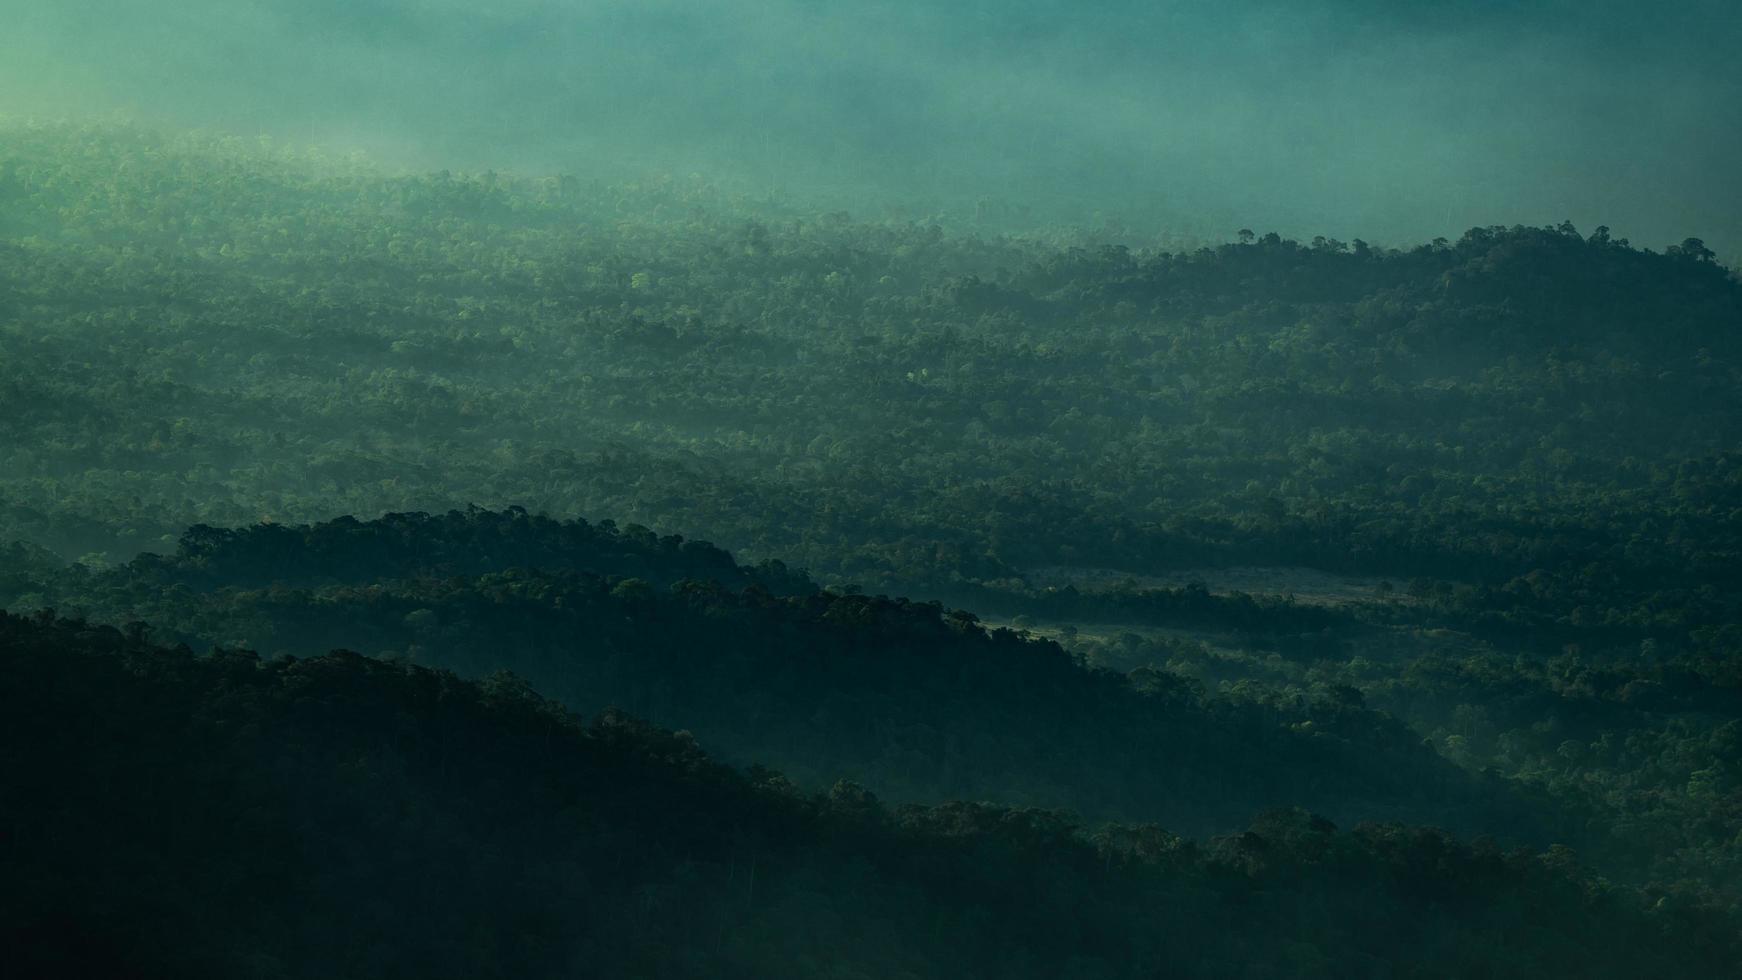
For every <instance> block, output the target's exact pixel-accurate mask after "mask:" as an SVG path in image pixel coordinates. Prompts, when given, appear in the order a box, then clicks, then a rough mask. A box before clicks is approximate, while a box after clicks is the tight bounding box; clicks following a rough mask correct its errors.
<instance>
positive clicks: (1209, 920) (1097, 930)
mask: <svg viewBox="0 0 1742 980" xmlns="http://www.w3.org/2000/svg"><path fill="white" fill-rule="evenodd" d="M141 634H142V630H141V629H137V628H136V629H133V630H131V631H119V630H115V629H110V628H103V627H95V626H90V625H87V624H85V623H82V622H69V621H64V620H62V621H55V620H54V619H53V618H52V617H49V616H38V617H34V618H31V619H25V618H20V617H16V616H10V615H5V614H0V669H3V670H4V671H5V676H6V679H7V682H6V683H5V684H4V685H0V782H3V784H4V785H5V786H6V788H7V792H6V795H5V799H4V804H3V815H4V818H3V820H0V834H3V835H4V836H3V837H0V841H3V848H0V860H3V861H4V864H5V868H4V871H5V873H4V874H0V931H3V933H4V935H3V936H0V950H3V952H0V969H3V971H4V972H5V973H6V975H8V976H18V977H30V976H108V977H128V976H140V977H150V976H175V977H206V976H210V977H323V978H325V977H341V976H371V977H387V976H406V977H469V978H470V977H492V976H502V977H507V976H513V977H541V976H574V975H582V976H658V977H821V976H828V977H849V976H851V977H860V976H877V977H1049V978H1050V977H1079V978H1088V977H1138V976H1144V977H1153V976H1185V977H1219V978H1242V977H1254V978H1255V977H1284V976H1286V977H1405V976H1407V977H1422V978H1428V977H1469V976H1483V977H1497V978H1498V977H1521V978H1522V977H1531V978H1541V977H1616V978H1622V977H1625V978H1629V980H1631V978H1637V977H1646V976H1651V977H1717V976H1724V975H1732V971H1733V968H1734V963H1735V962H1736V957H1737V955H1738V954H1742V949H1738V948H1737V945H1736V941H1735V933H1734V931H1733V927H1731V926H1730V925H1729V924H1728V923H1726V922H1724V921H1723V920H1721V919H1717V918H1714V917H1713V916H1711V915H1710V914H1709V913H1707V912H1704V911H1702V910H1701V909H1700V908H1698V907H1695V906H1692V905H1689V904H1688V903H1686V902H1684V901H1682V900H1680V899H1678V898H1676V897H1674V896H1662V895H1640V894H1636V893H1633V892H1629V891H1624V890H1618V889H1613V888H1610V887H1607V886H1605V885H1604V884H1602V883H1601V882H1599V881H1596V880H1593V879H1591V878H1589V877H1588V876H1586V875H1584V874H1583V873H1581V872H1580V871H1579V870H1578V868H1577V867H1576V865H1574V864H1573V863H1572V862H1571V861H1569V860H1568V859H1567V858H1566V856H1565V855H1564V854H1562V853H1559V852H1555V853H1550V854H1548V855H1546V856H1541V857H1535V856H1531V855H1529V854H1527V853H1525V852H1513V853H1502V852H1501V851H1499V850H1497V849H1495V848H1493V847H1491V846H1486V845H1482V844H1480V843H1478V844H1476V845H1464V844H1460V843H1458V842H1456V841H1454V840H1451V839H1448V838H1447V837H1445V836H1443V835H1441V834H1438V833H1435V832H1430V831H1420V830H1410V829H1407V828H1404V827H1399V826H1380V825H1370V826H1363V827H1359V828H1356V829H1355V830H1354V831H1353V832H1338V831H1336V830H1335V829H1334V828H1332V827H1331V826H1330V825H1329V824H1328V823H1326V822H1324V821H1322V820H1319V819H1316V818H1312V817H1310V816H1308V815H1307V814H1305V813H1303V812H1300V811H1278V812H1275V813H1272V814H1268V815H1266V816H1264V817H1263V818H1261V819H1260V820H1259V821H1258V822H1257V823H1256V824H1254V825H1253V826H1252V828H1251V829H1250V830H1249V831H1247V832H1245V833H1242V834H1237V835H1233V836H1230V837H1225V838H1220V839H1218V840H1216V841H1214V842H1213V843H1211V844H1209V845H1208V846H1204V847H1198V846H1194V845H1192V844H1189V843H1187V842H1184V841H1182V840H1180V839H1179V838H1176V837H1173V836H1171V835H1169V834H1167V833H1166V832H1164V831H1162V830H1160V829H1157V828H1155V827H1153V826H1127V827H1108V828H1103V829H1100V830H1096V831H1090V830H1088V829H1086V828H1083V827H1080V826H1078V825H1076V824H1074V823H1073V822H1072V821H1071V820H1069V819H1068V818H1065V817H1062V816H1060V815H1058V814H1055V813H1049V812H1044V811H1035V810H1021V809H1008V808H1001V807H995V806H989V805H977V804H964V803H954V804H947V805H943V806H938V807H896V808H889V807H886V806H883V805H882V804H880V803H878V802H877V801H876V800H875V799H874V798H873V797H871V796H870V795H869V794H867V793H865V792H864V791H863V790H860V789H858V788H857V787H855V786H853V785H850V784H844V783H843V784H840V785H838V786H836V788H835V789H834V790H833V791H832V792H830V793H828V794H821V795H815V796H806V795H802V794H799V793H797V792H795V791H794V790H793V789H792V788H791V786H790V784H788V783H786V782H785V781H784V780H782V779H781V778H780V777H778V776H776V775H774V774H773V773H771V772H768V771H766V770H752V771H751V773H750V774H748V775H745V774H740V773H738V772H736V771H733V770H730V769H727V768H724V767H722V766H720V765H718V764H716V763H714V762H711V761H709V760H708V758H707V757H706V756H705V755H704V754H703V752H702V751H701V749H699V748H698V747H697V745H696V743H695V741H694V740H693V739H692V738H690V737H689V736H687V735H685V734H683V733H678V734H671V733H669V732H665V731H661V730H658V729H655V728H652V727H649V726H647V725H644V724H641V723H638V722H635V721H633V720H630V719H628V718H626V717H624V716H621V715H618V714H607V715H604V716H602V717H600V718H599V719H598V720H596V721H594V722H592V723H591V724H583V723H582V722H581V721H580V720H578V719H577V718H575V717H574V716H572V715H570V714H568V713H567V712H565V711H564V710H562V709H561V708H559V707H558V706H556V705H555V704H553V703H552V702H549V701H546V700H543V699H541V698H539V697H538V696H536V695H534V694H533V693H532V692H531V691H530V690H528V689H527V688H526V686H525V685H524V684H522V683H519V682H517V681H516V680H514V679H513V678H511V677H498V678H496V679H493V680H491V681H489V682H486V683H483V684H477V683H470V682H466V681H462V680H459V679H458V678H456V677H454V676H453V675H452V674H448V673H445V672H439V671H430V670H426V669H423V668H419V667H415V666H410V665H405V664H392V663H386V662H382V661H378V660H372V659H368V658H364V657H360V656H357V655H355V654H348V653H334V654H331V655H327V656H322V657H317V658H312V659H305V660H295V659H278V660H270V661H268V660H262V659H260V658H258V657H256V656H254V655H252V654H248V653H242V652H221V653H218V654H215V655H213V656H210V657H195V656H193V655H192V654H190V653H189V652H188V651H186V650H175V649H165V648H161V647H157V646H153V645H152V644H150V643H148V642H145V641H144V640H143V638H142V635H141Z"/></svg>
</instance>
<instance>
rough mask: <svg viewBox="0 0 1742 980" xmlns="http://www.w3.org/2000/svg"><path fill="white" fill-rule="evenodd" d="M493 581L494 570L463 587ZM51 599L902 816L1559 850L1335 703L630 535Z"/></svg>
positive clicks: (79, 584)
mask: <svg viewBox="0 0 1742 980" xmlns="http://www.w3.org/2000/svg"><path fill="white" fill-rule="evenodd" d="M503 556H514V557H515V558H517V559H518V561H515V562H514V567H511V568H504V569H502V570H493V571H484V569H487V568H489V567H490V566H492V565H494V564H496V562H497V561H502V559H503ZM697 556H706V558H705V560H702V561H698V560H696V558H697ZM468 566H470V567H468ZM775 567H777V566H775ZM466 573H469V574H466ZM793 580H794V576H793V575H792V574H791V573H787V574H786V577H785V580H784V581H783V582H780V583H779V584H782V585H789V584H791V583H792V582H793ZM740 583H747V584H745V585H744V587H743V588H742V589H741V590H740V589H739V588H738V586H739V584H740ZM68 584H69V585H70V586H71V587H70V588H68V589H66V590H65V592H66V594H62V595H55V596H52V597H51V598H49V599H48V600H45V601H52V602H56V603H57V604H58V605H59V606H60V608H67V607H68V606H69V605H74V606H77V607H80V608H81V609H82V610H84V611H85V612H86V613H88V614H90V613H94V614H96V615H98V616H100V617H101V618H103V619H106V620H109V621H115V622H124V621H126V617H129V616H132V617H139V618H140V619H141V620H143V621H145V622H149V623H150V625H151V627H152V628H153V629H154V630H155V635H156V636H158V637H159V638H160V639H163V640H167V641H173V642H183V643H187V644H190V645H192V646H194V647H195V648H198V649H209V648H210V647H212V646H213V645H214V644H216V645H223V646H246V647H249V648H252V649H258V650H261V651H263V652H266V653H268V654H279V655H295V656H311V655H318V654H321V653H325V652H326V651H328V650H331V649H335V648H341V647H350V648H354V649H359V650H362V651H364V652H367V653H371V654H377V655H380V656H383V657H385V658H388V659H396V660H404V661H407V662H412V663H419V664H426V665H431V666H437V667H442V668H447V669H451V670H455V671H458V672H459V673H461V674H462V675H464V676H470V677H475V678H483V677H488V676H491V675H492V674H493V673H494V672H495V671H498V670H501V669H509V670H512V671H514V672H515V673H516V674H518V675H519V676H521V677H524V678H525V679H526V680H527V681H528V682H530V683H531V684H532V685H533V687H534V688H535V689H537V690H538V691H540V692H542V693H544V694H546V695H547V696H550V697H554V698H557V699H559V700H561V701H562V702H564V703H565V704H566V705H568V706H569V707H570V708H571V709H572V710H575V711H578V712H581V713H583V714H591V713H594V712H597V711H599V710H602V709H604V708H607V707H619V708H624V709H628V710H630V711H632V712H633V713H635V714H637V715H639V716H642V717H646V718H649V719H650V720H653V721H655V722H658V723H661V724H666V725H670V726H681V727H683V728H686V729H689V730H691V731H694V732H695V733H696V735H697V736H698V737H699V738H701V739H702V740H703V741H704V742H705V743H706V744H708V745H709V746H712V747H715V748H716V749H718V750H719V751H721V752H724V753H725V754H726V755H727V756H728V758H729V759H730V760H731V761H734V762H737V763H739V764H744V765H747V764H753V763H764V764H769V765H772V766H774V767H776V768H778V769H780V770H782V771H783V772H785V773H787V774H788V775H789V776H790V777H792V778H794V779H795V780H797V781H798V782H799V783H800V784H801V785H805V786H809V787H813V788H816V787H826V786H827V785H829V784H830V783H832V782H833V781H835V780H836V779H838V778H850V779H853V780H856V781H859V782H861V783H863V784H865V785H866V786H867V787H869V788H871V789H873V790H874V791H876V792H877V793H878V794H879V795H883V796H887V797H890V798H894V799H900V800H909V801H927V802H939V801H944V800H952V799H971V800H981V799H992V800H999V801H1002V802H1007V803H1013V804H1020V805H1029V806H1045V807H1053V808H1071V809H1075V810H1077V811H1078V812H1080V813H1083V814H1085V815H1086V816H1088V817H1091V818H1095V819H1108V818H1123V819H1128V820H1149V821H1156V822H1160V823H1162V824H1164V825H1166V826H1167V827H1169V828H1170V829H1172V830H1174V831H1177V832H1185V833H1191V834H1194V835H1204V834H1209V833H1214V832H1218V831H1221V830H1225V829H1226V828H1228V827H1231V826H1235V825H1237V824H1239V823H1242V822H1244V821H1245V820H1247V819H1249V818H1250V817H1251V816H1252V815H1253V814H1255V813H1257V812H1259V811H1260V810H1263V809H1265V808H1266V807H1270V806H1280V805H1302V806H1307V807H1309V808H1311V809H1313V810H1315V811H1316V812H1319V813H1323V814H1325V815H1327V816H1330V817H1332V818H1334V819H1336V820H1339V821H1342V822H1348V823H1353V822H1355V821H1358V820H1374V819H1406V820H1408V821H1410V822H1415V823H1432V824H1436V825H1439V826H1442V827H1448V828H1453V829H1456V830H1459V831H1463V832H1466V833H1470V834H1476V833H1488V834H1493V835H1495V836H1498V837H1500V838H1502V839H1508V840H1514V841H1518V842H1526V843H1531V844H1535V845H1538V846H1546V845H1547V844H1548V843H1549V842H1550V841H1551V840H1560V839H1564V834H1565V830H1566V829H1567V828H1568V827H1570V826H1572V824H1571V822H1570V821H1563V822H1562V823H1563V824H1565V826H1559V827H1557V826H1553V824H1554V821H1555V817H1554V815H1553V814H1552V813H1548V812H1545V811H1543V810H1541V809H1537V808H1533V807H1531V806H1530V805H1529V804H1527V803H1526V802H1525V801H1524V800H1522V799H1516V798H1513V793H1512V791H1511V789H1510V788H1509V787H1507V786H1505V785H1503V784H1502V783H1500V782H1499V781H1497V780H1484V779H1482V778H1481V777H1477V776H1473V775H1471V774H1468V773H1466V772H1464V771H1462V770H1460V769H1458V768H1457V767H1456V766H1454V765H1452V764H1451V763H1450V762H1448V761H1446V760H1445V759H1442V758H1441V757H1440V756H1439V755H1437V754H1436V753H1435V752H1433V750H1432V749H1430V748H1425V747H1423V746H1422V745H1421V744H1420V740H1419V738H1418V737H1412V736H1411V735H1410V732H1409V729H1408V728H1407V727H1405V726H1404V725H1402V724H1399V723H1398V722H1397V721H1395V720H1394V719H1391V718H1388V717H1385V716H1383V715H1379V714H1376V713H1374V712H1372V711H1368V710H1365V709H1364V708H1363V707H1362V705H1361V695H1360V693H1359V692H1358V691H1356V690H1354V689H1352V688H1347V687H1327V688H1320V689H1316V690H1314V691H1312V692H1311V694H1310V696H1307V697H1279V696H1277V695H1275V694H1273V693H1264V692H1244V693H1241V694H1238V695H1231V696H1212V695H1211V694H1207V693H1206V692H1205V691H1204V690H1203V689H1202V687H1201V686H1199V685H1195V684H1194V683H1192V682H1190V681H1188V680H1186V679H1185V678H1182V677H1179V676H1176V675H1172V674H1164V673H1158V672H1156V671H1153V670H1147V671H1142V672H1139V673H1137V674H1135V675H1132V676H1129V677H1127V676H1124V675H1122V674H1119V673H1114V672H1111V671H1101V670H1091V669H1088V668H1086V667H1085V666H1084V665H1082V664H1080V663H1079V662H1077V661H1076V660H1074V659H1073V658H1072V657H1071V656H1069V655H1068V654H1067V653H1066V652H1065V651H1064V650H1063V649H1061V648H1060V647H1059V646H1058V645H1057V644H1056V643H1053V642H1051V641H1047V640H1040V639H1035V638H1032V637H1030V636H1027V635H1019V634H1017V633H1015V632H1012V631H1010V630H1007V629H998V630H992V631H990V632H988V631H986V630H984V629H982V628H981V627H980V626H979V625H977V623H976V621H975V617H974V616H973V615H972V614H971V613H966V612H962V611H959V610H958V611H949V610H945V609H944V608H943V607H942V606H941V605H940V604H938V603H914V602H910V601H908V600H906V599H894V600H892V599H889V598H887V597H882V596H879V597H870V596H863V595H838V594H834V593H827V592H824V593H816V592H814V591H812V592H808V593H804V594H797V595H791V596H789V597H785V598H782V597H778V596H776V595H774V594H773V593H771V592H770V591H769V588H768V586H767V584H765V581H764V577H763V576H761V575H758V574H757V573H756V572H755V571H754V570H751V569H741V568H739V567H738V566H737V565H735V564H734V563H733V562H732V560H731V558H730V556H728V555H725V554H724V553H722V552H719V551H717V550H714V549H712V548H710V547H709V546H708V545H706V544H702V543H698V542H679V541H678V540H677V539H675V538H672V537H668V538H665V539H663V540H661V539H659V538H658V537H656V536H655V535H654V534H653V533H652V532H650V531H647V530H646V529H642V528H632V529H625V530H624V531H618V530H617V529H616V528H614V527H611V526H608V525H606V526H598V527H595V526H590V525H587V524H585V523H582V522H569V523H562V524H558V523H557V522H554V521H549V520H541V519H536V518H531V517H529V516H527V515H525V514H514V513H508V514H496V513H490V512H480V511H474V512H472V513H468V514H461V513H457V512H456V513H453V514H449V515H447V516H445V517H429V516H426V515H393V516H391V517H389V518H386V519H383V520H381V521H374V522H369V523H360V522H356V521H343V522H336V523H333V524H324V525H318V526H315V527H294V528H293V527H284V526H282V525H272V526H266V527H259V528H255V529H252V530H250V531H247V532H243V533H228V534H225V533H221V532H216V531H213V530H211V529H205V528H201V529H196V530H195V531H194V532H191V533H190V534H189V535H188V536H187V537H186V538H185V539H184V541H183V547H182V549H181V550H180V551H179V552H178V553H177V554H175V555H174V556H171V557H170V558H167V559H162V558H158V557H156V556H147V557H145V558H141V559H140V560H138V561H135V562H133V563H132V564H131V565H129V566H127V567H125V568H122V569H117V570H115V571H114V572H111V573H105V574H100V575H96V576H94V577H90V578H87V579H82V580H81V579H74V580H73V581H72V582H70V583H68ZM1557 831H1558V832H1560V833H1561V836H1556V832H1557Z"/></svg>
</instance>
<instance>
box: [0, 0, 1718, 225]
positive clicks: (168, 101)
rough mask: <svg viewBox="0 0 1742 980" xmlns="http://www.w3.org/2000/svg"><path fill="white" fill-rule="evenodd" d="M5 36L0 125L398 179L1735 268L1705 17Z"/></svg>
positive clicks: (103, 29) (949, 17)
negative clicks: (179, 137) (161, 140)
mask: <svg viewBox="0 0 1742 980" xmlns="http://www.w3.org/2000/svg"><path fill="white" fill-rule="evenodd" d="M0 22H3V23H5V25H6V30H4V31H0V111H3V112H6V113H10V114H13V115H25V116H38V117H59V116H81V115H101V114H117V113H118V114H121V115H123V116H125V117H127V118H131V119H139V120H144V121H147V122H157V123H163V124H167V125H175V126H201V127H209V128H214V129H221V130H226V131H230V132H237V133H241V134H244V135H253V134H255V133H264V134H271V135H274V136H278V137H281V138H285V139H289V140H293V141H302V142H319V143H322V144H325V145H327V146H329V147H334V148H350V147H355V148H360V149H364V150H367V151H369V152H370V153H372V154H373V155H375V156H377V157H379V158H381V159H383V160H384V161H387V162H390V163H393V164H402V165H408V166H414V167H420V168H441V167H453V168H465V169H478V168H486V167H494V168H501V169H515V170H537V171H552V170H561V171H566V172H574V173H582V174H594V175H600V176H605V177H625V176H636V175H640V174H643V173H646V172H650V171H652V172H674V173H679V174H688V173H692V172H694V173H702V174H704V175H706V176H708V177H709V178H711V179H715V180H719V181H725V182H730V183H735V184H737V185H739V186H742V187H745V188H749V189H754V190H757V191H759V192H761V191H767V192H771V193H774V194H776V195H779V196H782V197H787V198H793V199H797V200H799V201H801V202H807V203H812V204H816V205H820V206H830V207H834V206H839V207H844V208H848V209H849V210H853V211H854V212H855V213H856V214H858V213H863V214H865V215H866V216H871V217H875V216H879V215H881V214H884V213H890V211H889V209H893V208H903V209H906V210H905V212H903V211H895V212H894V213H917V214H935V213H943V214H946V215H957V216H964V217H968V218H973V217H975V216H978V217H981V218H984V217H985V216H987V215H988V214H991V215H997V216H1002V217H1004V218H1006V219H1009V220H1011V221H1015V222H1017V223H1021V222H1024V221H1031V222H1033V223H1035V224H1043V223H1065V224H1083V225H1089V224H1100V223H1104V222H1106V221H1107V220H1108V219H1116V220H1117V221H1118V222H1121V223H1123V224H1124V225H1125V226H1126V227H1128V228H1130V229H1132V230H1133V231H1141V232H1143V233H1148V232H1151V231H1165V232H1173V233H1185V234H1195V235H1203V236H1207V237H1212V238H1219V239H1225V238H1227V237H1230V236H1231V235H1232V233H1233V232H1234V231H1235V230H1236V229H1238V228H1241V227H1252V228H1255V229H1258V230H1260V231H1263V230H1269V229H1275V230H1279V231H1282V232H1284V233H1287V234H1294V235H1301V236H1310V235H1314V234H1326V235H1332V236H1336V237H1343V238H1353V237H1357V236H1359V237H1364V238H1367V239H1370V240H1377V241H1383V242H1389V243H1398V244H1401V243H1407V242H1413V241H1420V240H1425V239H1428V238H1432V237H1436V236H1440V235H1445V236H1452V237H1455V236H1456V235H1457V234H1459V233H1460V232H1461V231H1463V230H1464V229H1465V228H1468V227H1471V226H1474V225H1482V224H1495V223H1504V224H1511V223H1520V222H1522V223H1537V224H1540V223H1546V222H1558V221H1560V220H1562V219H1571V220H1573V221H1574V222H1575V223H1577V224H1578V225H1579V226H1580V227H1581V228H1582V229H1584V230H1587V231H1588V230H1590V229H1591V228H1592V227H1594V226H1596V225H1598V224H1607V225H1610V226H1611V227H1612V228H1613V229H1614V233H1615V234H1616V235H1617V236H1622V235H1625V236H1630V237H1631V238H1632V239H1633V240H1634V241H1635V242H1637V243H1639V244H1642V245H1649V246H1652V247H1662V246H1663V245H1665V244H1668V243H1671V242H1677V241H1680V240H1681V239H1682V238H1684V237H1688V236H1698V237H1703V238H1705V239H1706V240H1707V242H1708V243H1709V244H1711V245H1712V246H1714V247H1715V248H1717V249H1718V250H1719V251H1720V252H1721V253H1723V255H1724V256H1725V258H1726V259H1731V260H1733V259H1734V257H1735V255H1736V254H1737V250H1738V248H1739V247H1742V190H1738V186H1739V185H1738V181H1736V180H1735V178H1734V173H1735V172H1736V170H1737V160H1738V157H1739V155H1742V153H1739V151H1742V108H1739V107H1742V68H1738V63H1739V62H1738V59H1737V58H1736V57H1735V52H1736V51H1738V50H1742V16H1739V15H1738V14H1737V12H1736V9H1735V6H1734V4H1733V3H1732V2H1727V0H1691V2H1685V3H1679V4H1675V5H1661V4H1654V3H1643V2H1631V3H1630V2H1621V0H1594V2H1580V3H1573V2H1567V0H1549V2H1540V3H1500V2H1495V0H1451V2H1446V3H1426V2H1403V3H1382V2H1379V0H1309V2H1304V3H1282V2H1274V0H1244V2H1235V3H1208V2H1151V3H1139V2H1132V0H1115V2H1066V0H998V2H992V0H958V2H950V3H922V2H919V0H883V2H863V3H854V4H844V3H821V2H796V0H754V2H751V0H714V2H701V0H685V2H674V0H633V2H628V0H597V2H582V0H504V2H501V3H481V2H460V0H251V2H250V0H173V2H171V0H107V2H102V0H54V2H52V3H51V2H42V0H0ZM914 209H919V210H918V211H915V210H914Z"/></svg>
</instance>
